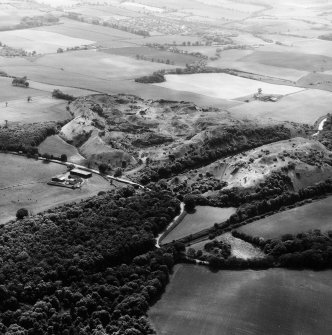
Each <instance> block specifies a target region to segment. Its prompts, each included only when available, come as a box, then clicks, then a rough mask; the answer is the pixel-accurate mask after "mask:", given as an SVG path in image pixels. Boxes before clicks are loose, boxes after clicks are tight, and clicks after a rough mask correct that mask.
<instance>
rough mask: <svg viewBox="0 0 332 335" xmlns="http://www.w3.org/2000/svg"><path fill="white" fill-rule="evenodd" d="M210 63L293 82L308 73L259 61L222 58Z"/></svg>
mask: <svg viewBox="0 0 332 335" xmlns="http://www.w3.org/2000/svg"><path fill="white" fill-rule="evenodd" d="M210 64H211V66H216V67H229V68H232V69H235V70H239V71H244V72H249V73H255V74H258V75H261V76H262V77H264V76H267V77H273V78H279V79H285V80H290V81H293V82H296V81H298V80H299V79H300V78H302V77H303V76H305V75H307V74H308V72H306V71H300V70H294V69H289V68H282V67H277V66H271V65H264V64H259V63H252V62H251V63H250V62H246V63H245V62H232V61H231V62H225V60H224V59H223V58H221V59H220V60H217V61H214V62H210Z"/></svg>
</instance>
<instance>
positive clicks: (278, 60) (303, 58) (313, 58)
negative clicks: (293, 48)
mask: <svg viewBox="0 0 332 335" xmlns="http://www.w3.org/2000/svg"><path fill="white" fill-rule="evenodd" d="M241 61H242V62H249V63H259V64H265V65H271V66H277V67H283V68H291V69H295V70H300V71H326V70H332V57H327V56H321V55H314V54H304V53H297V52H272V51H271V52H269V51H256V52H254V53H253V54H251V55H249V56H246V57H244V58H242V59H241Z"/></svg>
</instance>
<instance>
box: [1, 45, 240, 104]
mask: <svg viewBox="0 0 332 335" xmlns="http://www.w3.org/2000/svg"><path fill="white" fill-rule="evenodd" d="M75 54H78V55H77V57H76V56H75ZM61 55H64V54H61ZM69 55H71V56H72V57H71V58H72V59H71V60H70V56H69ZM58 56H59V54H57V55H47V56H43V57H41V58H38V59H37V60H36V61H34V62H30V61H28V60H26V59H23V58H20V59H19V58H15V59H13V58H11V59H9V58H1V57H0V70H3V71H6V72H7V73H10V74H12V75H16V76H20V77H22V76H25V75H27V76H28V78H29V79H31V80H32V81H36V82H39V83H47V84H50V85H56V86H63V87H66V89H68V87H75V88H81V89H84V90H86V89H88V90H92V91H97V92H100V93H108V94H117V93H124V92H126V93H128V94H135V95H138V96H140V97H142V98H144V99H166V100H173V101H182V100H183V101H192V102H193V103H195V104H197V105H199V106H215V107H219V108H229V107H234V106H237V105H240V104H241V102H239V101H231V100H226V99H218V98H211V97H208V96H205V95H203V94H200V93H193V92H183V91H176V90H172V89H169V88H164V87H158V86H154V85H146V84H140V83H136V82H134V80H127V78H125V77H126V75H128V76H130V77H131V78H134V77H136V76H137V73H140V75H146V74H151V71H154V70H157V69H162V68H169V66H168V65H166V64H157V63H151V62H144V61H136V60H134V59H132V58H130V57H121V56H115V55H107V54H105V53H102V52H93V51H81V52H70V53H67V57H68V58H69V61H68V62H66V67H63V65H62V63H61V61H60V60H58V61H56V62H55V63H54V64H52V59H54V60H56V59H57V57H58ZM105 56H106V57H105ZM50 57H51V58H52V59H51V58H50ZM94 57H96V58H94ZM43 58H46V59H45V60H44V61H41V59H43ZM64 58H65V57H64ZM64 58H63V59H64ZM119 58H121V59H122V60H125V62H124V63H123V62H122V64H123V67H121V68H120V67H118V68H117V67H116V66H115V67H114V66H111V64H109V66H108V67H106V66H105V64H103V63H102V59H110V60H112V59H119ZM94 59H95V60H94ZM85 63H86V64H88V65H85ZM127 64H129V68H128V67H127ZM64 65H65V64H64ZM113 65H114V64H113ZM89 66H90V69H89V70H87V69H88V68H89ZM129 69H133V70H132V72H131V71H129ZM108 74H109V77H108V76H107V75H108ZM135 74H136V75H135ZM74 95H76V94H74ZM83 95H85V94H83Z"/></svg>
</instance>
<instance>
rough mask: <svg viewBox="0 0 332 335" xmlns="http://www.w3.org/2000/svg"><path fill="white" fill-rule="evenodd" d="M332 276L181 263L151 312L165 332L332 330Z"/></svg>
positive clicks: (317, 333)
mask: <svg viewBox="0 0 332 335" xmlns="http://www.w3.org/2000/svg"><path fill="white" fill-rule="evenodd" d="M331 275H332V272H331V270H329V271H322V272H313V271H290V270H282V269H273V270H266V271H252V270H246V271H220V272H218V273H212V272H210V271H209V270H208V269H206V268H204V267H200V266H193V265H177V266H176V268H175V270H174V274H173V275H172V278H171V283H170V284H169V285H168V287H167V288H166V293H165V294H164V296H163V297H162V299H161V300H159V301H158V302H157V303H156V304H155V305H154V306H153V307H152V309H151V310H150V312H149V316H150V318H151V321H152V323H153V325H154V327H155V329H156V330H157V333H158V334H163V335H175V334H192V335H199V334H203V333H204V334H234V335H235V334H249V335H265V334H271V335H280V334H283V335H294V334H311V335H321V334H330V333H331V332H332V322H331V318H330V314H331V312H332V303H331V302H332V289H331V285H330V278H331ZM285 311H287V313H285Z"/></svg>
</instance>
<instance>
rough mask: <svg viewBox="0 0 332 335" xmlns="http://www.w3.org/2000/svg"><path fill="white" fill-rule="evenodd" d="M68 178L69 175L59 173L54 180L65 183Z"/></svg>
mask: <svg viewBox="0 0 332 335" xmlns="http://www.w3.org/2000/svg"><path fill="white" fill-rule="evenodd" d="M66 180H67V176H66V175H65V174H59V175H57V176H55V177H53V178H52V181H55V182H58V183H64V182H65V181H66Z"/></svg>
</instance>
